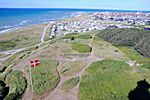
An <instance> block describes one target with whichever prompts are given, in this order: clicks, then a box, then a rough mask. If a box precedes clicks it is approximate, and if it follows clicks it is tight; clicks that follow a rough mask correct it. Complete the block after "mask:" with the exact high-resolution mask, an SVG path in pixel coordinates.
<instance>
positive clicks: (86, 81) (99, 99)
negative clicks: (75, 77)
mask: <svg viewBox="0 0 150 100" xmlns="http://www.w3.org/2000/svg"><path fill="white" fill-rule="evenodd" d="M142 79H144V77H143V76H142V75H140V74H139V73H138V72H135V71H134V70H132V68H131V67H130V66H129V65H128V64H126V63H125V62H123V61H115V60H103V61H97V62H94V63H92V64H91V65H90V67H89V68H88V69H87V70H86V71H85V74H84V75H83V77H82V78H81V83H80V88H79V89H80V90H79V96H80V100H128V93H129V92H130V90H132V89H134V88H135V87H136V82H137V81H139V80H142Z"/></svg>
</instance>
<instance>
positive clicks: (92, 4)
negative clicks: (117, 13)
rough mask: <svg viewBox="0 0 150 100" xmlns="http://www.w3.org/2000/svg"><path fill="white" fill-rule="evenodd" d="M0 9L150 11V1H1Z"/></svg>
mask: <svg viewBox="0 0 150 100" xmlns="http://www.w3.org/2000/svg"><path fill="white" fill-rule="evenodd" d="M0 8H88V9H119V10H149V11H150V0H0Z"/></svg>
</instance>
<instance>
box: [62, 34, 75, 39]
mask: <svg viewBox="0 0 150 100" xmlns="http://www.w3.org/2000/svg"><path fill="white" fill-rule="evenodd" d="M73 37H74V36H73V35H65V36H63V37H61V38H60V39H70V40H71V39H72V38H73Z"/></svg>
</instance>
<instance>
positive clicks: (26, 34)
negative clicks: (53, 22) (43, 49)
mask: <svg viewBox="0 0 150 100" xmlns="http://www.w3.org/2000/svg"><path fill="white" fill-rule="evenodd" d="M46 25H47V24H40V25H34V26H28V27H24V28H20V29H17V30H14V31H11V32H8V33H7V34H0V51H3V50H10V49H16V48H23V47H26V46H32V45H34V44H38V43H39V42H40V38H41V35H42V34H41V33H42V32H43V29H44V27H45V26H46Z"/></svg>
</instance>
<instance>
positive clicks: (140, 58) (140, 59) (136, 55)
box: [118, 46, 150, 62]
mask: <svg viewBox="0 0 150 100" xmlns="http://www.w3.org/2000/svg"><path fill="white" fill-rule="evenodd" d="M118 48H119V49H120V50H121V51H122V52H124V53H125V54H126V55H127V56H128V57H129V58H130V59H131V60H133V61H137V62H145V61H149V62H150V58H145V57H143V56H142V55H141V54H139V53H138V52H137V51H136V50H134V48H132V47H126V46H119V47H118Z"/></svg>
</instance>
